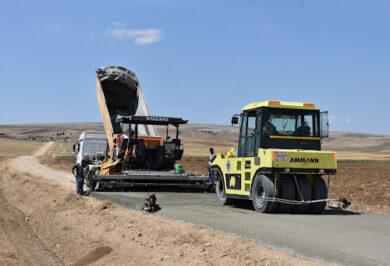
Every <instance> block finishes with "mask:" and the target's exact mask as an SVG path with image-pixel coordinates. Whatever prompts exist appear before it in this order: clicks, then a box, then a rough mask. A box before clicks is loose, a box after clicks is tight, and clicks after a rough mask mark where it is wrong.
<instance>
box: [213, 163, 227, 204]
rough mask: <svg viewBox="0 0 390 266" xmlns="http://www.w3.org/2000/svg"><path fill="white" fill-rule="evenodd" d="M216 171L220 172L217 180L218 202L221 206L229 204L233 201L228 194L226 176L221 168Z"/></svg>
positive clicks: (216, 192)
mask: <svg viewBox="0 0 390 266" xmlns="http://www.w3.org/2000/svg"><path fill="white" fill-rule="evenodd" d="M214 171H216V172H217V173H218V177H217V178H218V179H217V181H216V182H215V194H216V195H217V200H218V203H219V205H221V206H223V205H228V204H230V203H231V199H229V198H228V196H227V195H226V191H225V185H224V184H225V182H224V178H223V176H222V174H221V172H220V171H219V170H214Z"/></svg>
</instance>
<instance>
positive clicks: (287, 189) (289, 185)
mask: <svg viewBox="0 0 390 266" xmlns="http://www.w3.org/2000/svg"><path fill="white" fill-rule="evenodd" d="M280 188H281V194H280V197H281V198H282V199H286V200H295V184H294V180H293V179H292V177H284V178H282V181H281V184H280ZM293 210H294V205H293V204H287V203H280V205H279V211H280V212H284V213H290V212H292V211H293Z"/></svg>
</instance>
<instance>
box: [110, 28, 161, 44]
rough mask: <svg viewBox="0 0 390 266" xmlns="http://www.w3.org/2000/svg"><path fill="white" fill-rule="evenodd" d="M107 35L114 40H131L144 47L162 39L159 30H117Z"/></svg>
mask: <svg viewBox="0 0 390 266" xmlns="http://www.w3.org/2000/svg"><path fill="white" fill-rule="evenodd" d="M109 34H110V35H111V36H112V37H114V38H116V39H131V40H134V42H135V43H136V44H138V45H146V44H151V43H155V42H158V41H159V40H160V39H161V37H162V31H161V30H159V29H130V28H125V27H121V28H117V29H113V30H110V31H109Z"/></svg>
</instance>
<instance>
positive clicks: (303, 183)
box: [293, 176, 311, 213]
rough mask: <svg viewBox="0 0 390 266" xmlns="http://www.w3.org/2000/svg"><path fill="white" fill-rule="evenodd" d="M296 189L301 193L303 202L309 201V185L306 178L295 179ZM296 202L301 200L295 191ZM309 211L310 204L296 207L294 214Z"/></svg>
mask: <svg viewBox="0 0 390 266" xmlns="http://www.w3.org/2000/svg"><path fill="white" fill-rule="evenodd" d="M297 181H298V187H299V189H300V191H301V194H302V197H303V200H311V185H310V182H309V180H308V179H307V178H306V176H300V177H297ZM296 200H299V201H300V200H302V198H301V195H300V194H299V192H298V191H296ZM309 210H310V204H300V205H297V206H296V208H295V210H293V212H294V213H308V212H309Z"/></svg>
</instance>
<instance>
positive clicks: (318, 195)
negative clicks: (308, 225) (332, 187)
mask: <svg viewBox="0 0 390 266" xmlns="http://www.w3.org/2000/svg"><path fill="white" fill-rule="evenodd" d="M326 198H328V188H327V187H326V183H325V181H324V179H322V177H321V176H316V177H315V179H314V182H313V188H312V199H313V200H319V199H326ZM325 207H326V201H324V202H317V203H313V204H311V209H310V212H311V213H314V214H320V213H322V212H323V211H324V209H325Z"/></svg>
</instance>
